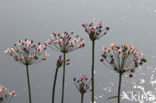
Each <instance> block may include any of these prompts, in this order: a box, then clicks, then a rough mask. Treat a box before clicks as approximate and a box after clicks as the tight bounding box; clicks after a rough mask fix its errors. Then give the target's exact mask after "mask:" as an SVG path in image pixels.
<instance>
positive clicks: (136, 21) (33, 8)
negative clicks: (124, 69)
mask: <svg viewBox="0 0 156 103" xmlns="http://www.w3.org/2000/svg"><path fill="white" fill-rule="evenodd" d="M98 20H102V21H104V23H105V25H107V26H109V27H110V28H111V29H110V31H109V32H108V34H107V35H106V36H105V37H103V38H101V39H100V40H98V41H97V42H96V63H95V70H96V73H95V76H96V82H95V83H96V86H95V87H96V92H95V96H96V97H95V100H96V103H104V101H105V100H106V98H108V97H110V96H115V95H116V94H117V85H118V75H117V74H116V73H115V72H114V71H111V70H109V69H108V68H107V67H105V66H104V65H103V64H102V63H100V62H99V59H100V55H101V53H102V47H103V46H107V45H109V44H110V43H113V42H118V43H120V44H121V43H130V44H133V45H134V46H135V47H136V48H137V49H138V50H140V51H142V52H143V53H144V55H145V56H146V57H147V58H148V63H146V64H145V65H143V66H142V67H141V68H138V69H137V72H136V73H135V76H134V77H133V78H126V77H125V78H123V84H122V91H125V92H127V91H134V92H135V91H139V92H140V94H142V93H144V92H148V91H150V92H152V93H151V94H153V95H156V92H155V91H156V90H155V89H156V79H155V78H156V77H155V70H156V64H155V63H156V57H155V53H156V46H155V44H156V41H155V39H156V22H155V21H156V1H155V0H44V1H43V0H1V1H0V35H1V38H0V39H1V40H0V47H1V48H0V66H1V67H0V69H1V70H0V84H3V85H5V86H6V87H8V88H10V89H12V90H15V91H16V92H17V97H15V98H14V99H13V101H12V103H28V97H27V84H26V83H27V81H26V72H25V67H24V66H23V65H21V64H18V63H16V62H15V61H13V60H12V58H11V57H9V56H8V55H6V54H4V53H3V51H4V50H5V49H6V48H8V47H10V46H12V45H13V43H14V42H15V41H17V40H21V39H25V38H28V39H33V40H34V41H41V42H43V41H45V40H47V39H48V38H50V35H49V34H50V33H52V32H59V33H62V32H64V31H69V32H71V31H74V32H75V33H76V34H79V35H80V36H81V37H84V38H85V43H86V47H85V48H84V49H81V50H77V51H74V52H72V53H70V54H68V55H67V58H70V59H71V65H70V66H68V67H67V70H66V87H65V103H80V96H79V93H78V91H77V90H76V88H75V87H74V84H73V82H72V80H73V77H75V76H76V77H78V76H79V74H81V73H84V74H86V75H88V76H90V69H91V42H90V41H89V38H88V35H87V34H86V33H85V32H84V30H83V28H82V27H81V24H82V23H87V22H91V21H93V22H97V21H98ZM48 52H49V53H50V54H51V56H50V57H49V59H48V60H47V61H46V62H42V63H40V64H36V65H33V66H31V67H30V78H31V86H32V98H33V103H50V101H51V88H52V82H53V77H54V71H55V63H56V59H57V57H58V56H59V53H58V52H56V51H52V50H48ZM58 75H59V76H58V77H59V79H58V83H57V90H56V91H57V94H56V95H57V96H56V103H59V102H60V93H61V77H62V76H61V75H62V70H60V72H59V74H58ZM90 95H91V94H90V93H88V94H86V95H85V103H89V102H90ZM155 101H156V100H152V101H147V102H141V101H140V102H139V101H137V102H133V103H156V102H155ZM108 102H110V101H108ZM111 102H113V103H114V102H116V100H111ZM111 102H110V103H111ZM125 102H126V103H132V102H129V101H127V100H123V101H122V103H125ZM106 103H107V102H106Z"/></svg>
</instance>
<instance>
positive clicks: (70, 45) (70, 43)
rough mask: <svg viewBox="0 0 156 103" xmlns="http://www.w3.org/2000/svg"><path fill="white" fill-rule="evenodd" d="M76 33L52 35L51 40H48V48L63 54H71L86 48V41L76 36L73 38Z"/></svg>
mask: <svg viewBox="0 0 156 103" xmlns="http://www.w3.org/2000/svg"><path fill="white" fill-rule="evenodd" d="M73 34H74V33H73V32H71V33H70V34H69V33H68V32H64V33H62V34H59V33H58V34H56V33H52V34H51V39H52V40H51V39H50V40H48V47H49V48H51V49H54V50H56V51H60V52H62V53H69V52H72V51H73V50H76V49H78V48H82V47H84V43H83V42H84V40H83V38H80V37H78V36H76V37H75V38H74V37H72V35H73Z"/></svg>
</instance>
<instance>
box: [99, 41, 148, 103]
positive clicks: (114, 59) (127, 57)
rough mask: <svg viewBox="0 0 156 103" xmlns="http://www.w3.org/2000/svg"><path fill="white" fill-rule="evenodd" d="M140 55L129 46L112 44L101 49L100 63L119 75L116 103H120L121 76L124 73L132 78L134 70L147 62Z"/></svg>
mask: <svg viewBox="0 0 156 103" xmlns="http://www.w3.org/2000/svg"><path fill="white" fill-rule="evenodd" d="M142 55H143V53H141V52H139V51H138V50H136V48H135V47H134V46H133V45H129V44H123V45H121V46H118V44H117V43H113V44H111V45H110V48H108V47H104V48H103V54H102V59H101V62H103V63H104V64H105V65H106V66H107V67H109V68H111V69H114V70H115V71H116V72H117V73H118V74H119V85H118V102H117V103H120V92H121V83H122V75H123V74H124V73H126V72H130V74H129V77H132V76H133V75H132V73H134V72H135V69H136V68H137V67H138V66H140V65H142V64H143V63H145V62H146V61H147V60H146V58H145V57H143V56H142Z"/></svg>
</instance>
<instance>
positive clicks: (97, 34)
mask: <svg viewBox="0 0 156 103" xmlns="http://www.w3.org/2000/svg"><path fill="white" fill-rule="evenodd" d="M103 24H104V23H103V22H102V21H98V22H97V26H94V25H93V22H91V23H90V24H82V27H83V28H84V29H85V31H86V32H87V33H88V35H89V37H90V39H91V40H92V41H94V40H96V39H100V38H101V37H102V36H104V35H106V34H107V31H108V30H109V27H105V28H104V27H103Z"/></svg>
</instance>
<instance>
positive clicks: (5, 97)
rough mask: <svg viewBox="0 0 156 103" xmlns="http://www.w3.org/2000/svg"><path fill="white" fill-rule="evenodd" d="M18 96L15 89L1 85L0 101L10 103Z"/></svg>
mask: <svg viewBox="0 0 156 103" xmlns="http://www.w3.org/2000/svg"><path fill="white" fill-rule="evenodd" d="M14 96H16V92H15V91H10V90H8V89H7V88H6V87H4V86H2V85H0V103H9V102H10V101H11V99H12V98H13V97H14Z"/></svg>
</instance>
